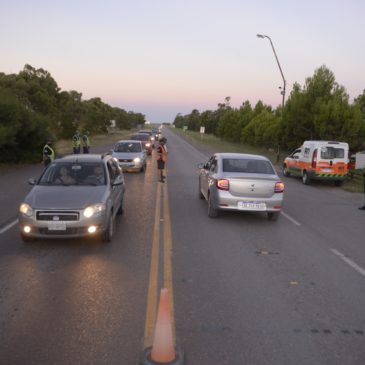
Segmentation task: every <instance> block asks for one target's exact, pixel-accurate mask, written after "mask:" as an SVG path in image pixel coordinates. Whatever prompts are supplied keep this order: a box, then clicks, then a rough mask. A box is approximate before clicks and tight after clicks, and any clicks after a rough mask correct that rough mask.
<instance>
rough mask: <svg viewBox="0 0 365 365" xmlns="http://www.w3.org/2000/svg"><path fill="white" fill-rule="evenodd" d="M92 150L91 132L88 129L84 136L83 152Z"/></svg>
mask: <svg viewBox="0 0 365 365" xmlns="http://www.w3.org/2000/svg"><path fill="white" fill-rule="evenodd" d="M89 151H90V139H89V132H88V131H86V132H85V133H84V134H83V136H82V152H83V153H89Z"/></svg>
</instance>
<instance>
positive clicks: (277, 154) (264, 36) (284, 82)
mask: <svg viewBox="0 0 365 365" xmlns="http://www.w3.org/2000/svg"><path fill="white" fill-rule="evenodd" d="M257 37H258V38H267V39H268V40H269V41H270V44H271V48H272V50H273V52H274V56H275V59H276V62H277V64H278V66H279V70H280V74H281V77H282V78H283V90H282V91H281V95H283V100H282V102H281V120H283V112H284V104H285V90H286V81H285V77H284V74H283V70H282V69H281V66H280V62H279V59H278V56H277V55H276V52H275V48H274V45H273V43H272V40H271V38H270V37H269V36H268V35H265V34H257ZM277 143H278V150H277V153H276V162H279V161H280V143H279V140H278V141H277Z"/></svg>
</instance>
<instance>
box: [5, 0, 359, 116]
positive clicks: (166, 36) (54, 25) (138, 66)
mask: <svg viewBox="0 0 365 365" xmlns="http://www.w3.org/2000/svg"><path fill="white" fill-rule="evenodd" d="M0 5H1V7H0V24H1V37H0V53H1V56H0V72H4V73H7V74H9V73H18V72H19V71H20V70H22V69H23V67H24V65H25V64H30V65H31V66H33V67H35V68H43V69H45V70H47V71H49V72H50V73H51V75H52V76H53V78H54V79H55V80H56V82H57V83H58V86H59V87H60V88H61V89H62V90H66V91H69V90H77V91H78V92H81V93H82V95H83V99H89V98H93V97H100V98H101V99H102V100H103V101H104V102H106V103H108V104H110V105H111V106H117V107H120V108H123V109H125V110H127V111H129V110H131V111H134V112H139V113H143V114H145V116H146V119H147V120H149V121H151V122H157V123H160V122H172V121H173V120H174V118H175V116H176V115H177V114H178V113H181V114H183V115H184V114H188V113H190V112H191V111H192V110H193V109H198V110H199V111H204V110H215V109H216V108H217V104H218V103H220V102H224V99H225V97H226V96H230V97H231V105H232V106H234V107H239V106H240V105H241V104H242V102H244V101H245V100H249V101H250V102H251V104H252V105H253V106H254V105H255V104H256V102H257V101H258V100H262V101H263V102H264V103H266V104H269V105H272V106H273V107H277V106H278V105H279V104H280V103H281V95H280V90H279V86H282V84H283V82H282V78H281V75H280V71H279V68H278V65H277V63H276V60H275V57H274V53H273V51H272V48H271V45H270V42H269V40H268V39H260V38H257V36H256V34H257V33H261V34H266V35H268V36H270V37H271V39H272V41H273V44H274V47H275V50H276V52H277V55H278V58H279V61H280V64H281V67H282V70H283V73H284V76H285V79H286V80H287V97H289V94H290V91H291V90H292V86H293V84H294V83H295V82H298V83H299V84H301V85H304V83H305V79H306V78H307V77H310V76H313V74H314V71H315V70H316V69H317V68H318V67H320V66H321V65H326V66H327V67H328V68H329V69H330V70H331V71H332V72H333V73H334V75H335V77H336V81H337V82H338V83H339V84H340V85H343V86H344V87H345V88H346V90H347V92H348V94H349V96H350V101H351V102H352V101H353V99H354V98H355V97H357V96H358V95H359V94H361V93H362V92H363V90H364V89H365V67H364V65H365V44H364V39H365V37H364V35H365V26H364V15H365V1H363V0H346V1H345V0H343V1H339V0H332V1H330V0H316V1H314V0H306V1H295V0H292V1H289V0H287V1H284V0H275V1H274V0H273V1H269V0H266V1H260V0H258V1H245V0H224V1H223V0H222V1H218V0H203V1H202V0H180V1H178V0H104V1H95V0H88V1H86V0H85V1H81V0H80V1H77V0H72V1H71V0H61V1H58V2H54V1H49V0H47V1H37V0H32V1H26V0H23V1H21V0H8V1H7V0H0Z"/></svg>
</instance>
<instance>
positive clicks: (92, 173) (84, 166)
mask: <svg viewBox="0 0 365 365" xmlns="http://www.w3.org/2000/svg"><path fill="white" fill-rule="evenodd" d="M105 183H106V179H105V170H104V165H103V164H102V163H53V164H52V165H50V166H49V167H48V168H47V170H46V171H45V172H44V174H43V175H42V176H41V178H40V180H39V182H38V184H39V185H47V186H52V185H55V186H57V185H63V186H72V185H93V186H96V185H105Z"/></svg>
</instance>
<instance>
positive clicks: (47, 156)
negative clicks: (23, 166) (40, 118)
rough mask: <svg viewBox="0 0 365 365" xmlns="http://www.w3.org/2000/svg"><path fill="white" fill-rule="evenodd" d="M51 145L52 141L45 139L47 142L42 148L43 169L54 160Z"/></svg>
mask: <svg viewBox="0 0 365 365" xmlns="http://www.w3.org/2000/svg"><path fill="white" fill-rule="evenodd" d="M52 144H53V141H52V140H51V139H47V142H46V144H45V145H44V147H43V163H44V168H46V167H47V166H48V165H49V164H50V163H51V162H52V161H53V160H54V156H55V153H54V150H53V148H52Z"/></svg>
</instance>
